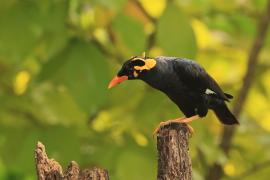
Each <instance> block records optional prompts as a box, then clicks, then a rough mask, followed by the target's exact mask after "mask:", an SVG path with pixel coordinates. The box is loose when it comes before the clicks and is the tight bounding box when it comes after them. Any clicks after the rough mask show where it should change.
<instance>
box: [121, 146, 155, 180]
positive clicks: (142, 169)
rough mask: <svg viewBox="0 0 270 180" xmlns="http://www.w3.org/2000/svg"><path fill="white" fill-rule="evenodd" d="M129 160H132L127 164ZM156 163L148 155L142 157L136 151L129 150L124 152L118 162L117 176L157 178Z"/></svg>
mask: <svg viewBox="0 0 270 180" xmlns="http://www.w3.org/2000/svg"><path fill="white" fill-rule="evenodd" d="M127 162H132V163H130V164H129V165H128V166H127ZM153 167H155V164H153V162H152V161H150V160H149V159H148V158H147V157H142V156H141V155H140V154H138V153H137V152H136V151H127V152H125V153H122V154H121V156H120V158H119V160H118V163H117V170H116V176H117V179H126V178H127V177H128V179H129V180H138V179H145V178H146V177H147V179H155V178H156V173H155V170H154V168H153Z"/></svg>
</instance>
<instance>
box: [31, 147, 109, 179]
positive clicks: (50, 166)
mask: <svg viewBox="0 0 270 180" xmlns="http://www.w3.org/2000/svg"><path fill="white" fill-rule="evenodd" d="M35 160H36V169H37V177H38V179H39V180H109V175H108V172H107V171H106V170H104V169H100V168H97V167H94V168H92V169H85V170H83V171H82V172H81V171H80V169H79V166H78V164H77V163H76V162H75V161H71V162H70V164H69V166H68V168H67V170H66V171H65V173H64V174H63V171H62V167H61V165H60V164H59V163H58V162H57V161H55V160H54V159H49V158H48V156H47V154H46V151H45V146H44V145H43V144H42V143H41V142H38V143H37V147H36V150H35Z"/></svg>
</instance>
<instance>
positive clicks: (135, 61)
mask: <svg viewBox="0 0 270 180" xmlns="http://www.w3.org/2000/svg"><path fill="white" fill-rule="evenodd" d="M144 65H145V62H144V61H142V60H134V61H132V66H144Z"/></svg>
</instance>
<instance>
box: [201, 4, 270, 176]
mask: <svg viewBox="0 0 270 180" xmlns="http://www.w3.org/2000/svg"><path fill="white" fill-rule="evenodd" d="M269 20H270V0H268V3H267V7H266V12H265V13H264V14H263V15H262V17H261V18H260V20H259V24H258V27H257V34H256V38H255V40H254V43H253V45H252V48H251V49H250V53H249V56H248V67H247V71H246V74H245V76H244V79H243V86H242V88H241V89H240V91H239V93H238V96H237V97H238V98H237V99H236V100H235V104H234V108H233V113H234V114H235V116H236V117H237V118H238V119H239V115H240V113H241V111H242V109H243V105H244V104H245V101H246V99H247V95H248V92H249V89H250V87H251V84H252V80H253V76H254V72H255V70H256V65H257V63H258V55H259V53H260V51H261V49H262V46H263V44H264V40H265V38H266V35H267V29H268V26H269ZM235 131H236V127H224V128H223V132H222V135H221V142H220V145H219V146H220V148H221V149H222V150H223V152H224V153H225V154H226V155H228V152H229V150H230V148H231V143H232V139H233V136H234V134H235ZM222 175H223V170H222V166H221V165H220V164H219V163H217V162H216V163H214V164H213V165H212V166H211V167H210V168H209V171H208V173H207V175H206V179H208V180H218V179H220V178H221V177H222Z"/></svg>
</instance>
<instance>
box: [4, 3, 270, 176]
mask: <svg viewBox="0 0 270 180" xmlns="http://www.w3.org/2000/svg"><path fill="white" fill-rule="evenodd" d="M153 2H155V3H153ZM140 3H141V5H138V4H140ZM265 4H266V0H259V1H233V0H230V1H228V2H225V1H224V2H222V3H221V2H220V0H211V1H204V0H200V1H182V0H177V1H174V2H171V1H168V2H167V1H165V0H159V1H153V0H140V1H138V3H134V1H127V0H115V1H106V0H70V1H67V0H47V1H34V0H27V1H19V0H13V1H8V0H5V1H3V2H1V6H0V27H1V28H0V73H1V77H0V107H1V108H0V179H36V177H35V169H34V160H33V150H34V148H35V144H36V143H37V141H42V142H43V143H44V144H45V145H46V147H47V151H48V154H49V156H50V157H53V158H54V159H57V161H60V162H61V163H63V165H67V163H68V162H69V161H71V160H75V161H77V162H78V163H79V164H80V165H81V166H83V167H88V166H93V165H95V166H96V165H97V166H101V167H104V168H106V169H108V170H109V173H110V177H111V179H113V180H114V179H115V180H126V179H130V180H132V179H134V180H137V179H140V180H149V179H155V176H156V167H157V162H156V161H157V159H156V149H155V140H154V139H153V138H152V131H153V129H154V128H155V127H156V126H157V124H158V123H159V122H160V121H164V120H166V119H171V118H176V117H178V116H182V114H181V112H179V110H178V109H177V107H176V106H175V105H174V104H173V103H172V102H171V101H170V100H169V99H168V98H167V97H166V96H165V95H164V94H162V93H160V92H158V91H155V90H153V89H151V88H149V87H148V86H145V85H144V84H143V83H142V82H140V81H130V82H126V83H123V84H121V85H120V86H118V87H117V88H113V89H112V90H110V91H108V90H107V83H108V82H109V81H110V78H111V77H112V76H113V75H115V73H116V71H117V70H118V69H119V67H120V65H121V63H122V62H123V61H125V60H126V59H128V58H130V56H131V55H140V54H141V53H142V52H143V51H145V50H147V52H146V53H147V55H149V56H158V55H166V56H181V57H187V58H195V59H196V60H197V61H198V62H199V63H200V64H202V65H203V66H204V67H205V68H206V69H207V71H208V72H209V73H210V74H211V75H212V76H213V77H214V78H215V79H216V80H217V81H218V82H219V83H220V84H221V86H222V87H223V88H224V89H225V90H226V92H229V93H231V94H234V96H236V94H237V90H238V89H239V88H240V86H241V83H242V76H243V75H244V72H245V69H246V61H247V56H248V51H249V49H250V46H251V43H252V42H253V40H254V37H255V33H256V25H257V23H258V22H257V18H258V17H259V15H260V14H262V13H263V10H264V8H265ZM142 8H143V9H142ZM149 41H150V42H149ZM151 43H152V44H151ZM149 45H150V47H149ZM269 47H270V41H269V37H268V39H267V41H266V44H265V49H264V50H263V52H262V53H261V56H260V58H261V61H260V64H259V65H258V69H257V70H258V72H257V74H256V78H255V80H254V83H253V87H252V89H251V91H250V93H249V96H248V99H247V102H246V105H245V106H244V111H243V113H242V116H241V120H240V121H241V125H240V126H239V128H238V131H237V134H236V136H235V138H234V140H233V148H232V151H231V152H230V154H229V157H226V156H225V155H224V154H223V153H222V151H221V149H219V148H218V141H219V139H218V137H219V134H220V133H221V126H222V125H221V124H220V123H219V122H218V121H217V119H216V117H215V116H214V115H213V113H211V112H210V113H209V114H208V116H207V118H205V119H203V120H199V121H197V122H194V123H193V124H192V126H193V128H194V129H195V134H194V136H193V137H192V138H191V139H190V146H191V147H190V153H191V156H192V160H193V161H192V164H193V173H194V179H203V177H204V175H205V174H206V172H207V170H208V169H207V168H208V166H209V165H211V164H212V163H213V162H216V161H217V162H219V163H221V164H222V165H223V169H224V171H225V173H226V174H225V176H224V177H223V178H224V179H230V178H234V177H236V178H237V177H241V179H254V178H257V179H268V177H269V171H270V170H269V167H266V168H263V169H262V170H260V171H259V170H258V172H254V173H251V174H250V175H249V176H248V177H243V178H242V175H243V173H244V172H246V171H247V170H249V169H250V168H252V167H254V166H256V165H257V164H260V163H262V162H265V161H267V160H268V161H269V159H270V155H269V153H268V151H267V149H269V148H270V139H269V138H268V136H269V133H270V125H269V124H270V123H269V120H270V112H269V108H270V103H269V102H268V100H269V97H270V90H269V89H270V88H269V82H270V78H269V77H270V71H269V62H268V57H269ZM147 48H149V49H147Z"/></svg>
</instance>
